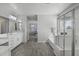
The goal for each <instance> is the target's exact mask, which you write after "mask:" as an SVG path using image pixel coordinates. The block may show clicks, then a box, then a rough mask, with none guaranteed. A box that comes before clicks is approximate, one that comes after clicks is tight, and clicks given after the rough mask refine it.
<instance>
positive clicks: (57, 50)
mask: <svg viewBox="0 0 79 59" xmlns="http://www.w3.org/2000/svg"><path fill="white" fill-rule="evenodd" d="M53 40H54V41H53ZM61 42H62V41H61ZM48 43H49V44H50V46H51V47H52V48H53V49H54V53H55V55H57V56H63V51H64V49H63V48H62V45H61V44H62V43H61V44H60V45H61V46H59V45H58V44H56V43H55V38H54V37H52V38H50V37H49V38H48ZM78 51H79V50H78ZM65 56H71V49H70V48H68V47H66V48H65Z"/></svg>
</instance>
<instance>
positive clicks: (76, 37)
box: [56, 4, 79, 56]
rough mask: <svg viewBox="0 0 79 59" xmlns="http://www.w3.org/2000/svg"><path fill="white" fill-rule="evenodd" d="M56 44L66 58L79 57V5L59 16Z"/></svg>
mask: <svg viewBox="0 0 79 59" xmlns="http://www.w3.org/2000/svg"><path fill="white" fill-rule="evenodd" d="M56 42H57V43H56V44H57V45H58V46H59V47H60V48H62V49H63V55H64V56H74V55H75V56H79V4H76V6H72V7H71V8H68V9H67V10H65V11H64V12H63V13H61V14H59V15H58V19H57V41H56Z"/></svg>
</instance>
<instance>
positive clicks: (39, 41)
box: [38, 41, 46, 43]
mask: <svg viewBox="0 0 79 59" xmlns="http://www.w3.org/2000/svg"><path fill="white" fill-rule="evenodd" d="M45 42H46V41H38V43H45Z"/></svg>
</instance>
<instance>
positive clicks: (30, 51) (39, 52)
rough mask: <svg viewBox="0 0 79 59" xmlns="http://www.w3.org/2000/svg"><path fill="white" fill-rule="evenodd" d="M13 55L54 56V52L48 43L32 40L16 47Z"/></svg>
mask: <svg viewBox="0 0 79 59" xmlns="http://www.w3.org/2000/svg"><path fill="white" fill-rule="evenodd" d="M12 56H54V53H53V49H52V48H51V47H50V46H49V45H48V44H47V43H38V42H34V41H32V40H30V41H28V42H27V43H25V44H21V45H19V46H18V47H17V48H16V49H14V50H13V51H12Z"/></svg>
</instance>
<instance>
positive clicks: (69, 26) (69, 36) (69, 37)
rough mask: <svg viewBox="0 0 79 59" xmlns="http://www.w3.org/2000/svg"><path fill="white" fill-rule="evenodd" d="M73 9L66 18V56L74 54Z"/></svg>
mask: <svg viewBox="0 0 79 59" xmlns="http://www.w3.org/2000/svg"><path fill="white" fill-rule="evenodd" d="M72 13H73V11H71V12H69V13H67V14H65V19H64V49H65V56H71V55H72V42H73V14H72Z"/></svg>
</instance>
